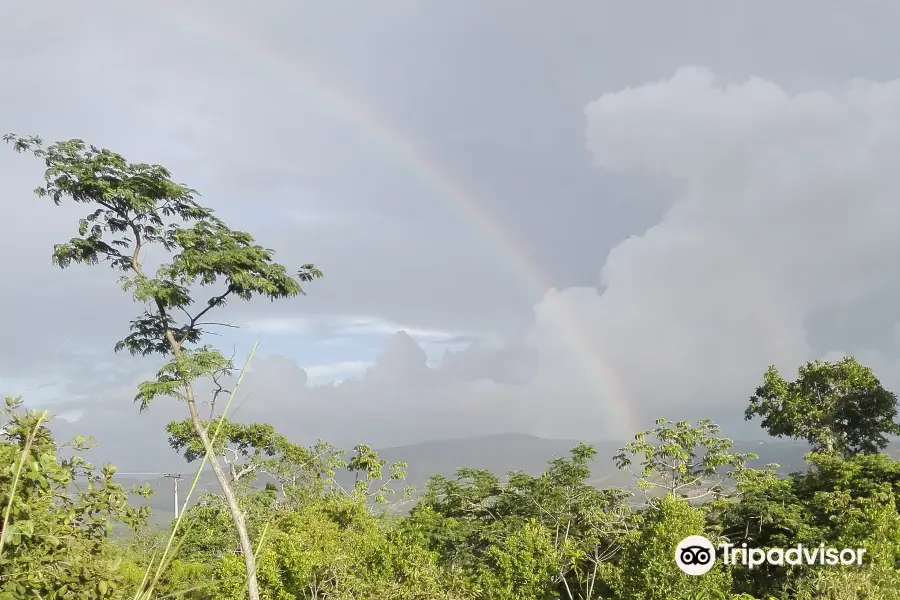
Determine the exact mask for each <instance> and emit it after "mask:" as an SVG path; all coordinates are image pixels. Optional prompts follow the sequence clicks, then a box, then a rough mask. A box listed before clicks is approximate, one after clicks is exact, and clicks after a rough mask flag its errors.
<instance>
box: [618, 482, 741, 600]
mask: <svg viewBox="0 0 900 600" xmlns="http://www.w3.org/2000/svg"><path fill="white" fill-rule="evenodd" d="M645 518H646V520H645V523H644V525H643V527H641V529H640V530H635V531H632V532H630V533H629V534H628V535H627V536H626V538H625V540H624V541H623V546H624V548H623V550H622V560H621V563H620V567H619V570H618V571H617V573H618V577H617V578H616V581H615V582H614V587H615V588H616V592H618V593H617V594H616V596H615V597H616V598H629V599H630V600H694V599H695V598H716V597H728V596H727V595H726V594H725V592H729V591H730V589H731V575H730V573H729V572H728V570H727V568H726V567H725V566H724V565H723V564H722V562H721V561H716V564H715V566H714V567H713V568H712V570H711V571H709V572H708V573H706V574H704V575H703V576H702V577H693V576H691V575H687V574H685V573H682V572H681V570H680V569H679V568H678V566H677V564H676V562H675V560H674V558H675V556H674V555H675V548H677V547H678V543H679V542H681V540H683V539H684V538H685V537H687V536H689V535H705V536H706V537H707V539H711V540H713V539H714V538H715V537H716V536H715V535H713V534H710V533H706V532H704V527H705V518H704V515H703V511H701V510H700V509H698V508H695V507H692V506H691V505H690V504H688V503H687V502H686V501H684V500H683V499H680V498H677V497H676V496H672V495H671V494H667V495H665V496H663V497H662V498H659V499H658V500H657V501H655V502H654V503H653V504H652V505H651V507H650V509H649V510H648V511H647V513H646V515H645ZM713 533H714V532H713Z"/></svg>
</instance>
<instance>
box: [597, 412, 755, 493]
mask: <svg viewBox="0 0 900 600" xmlns="http://www.w3.org/2000/svg"><path fill="white" fill-rule="evenodd" d="M656 425H657V427H656V428H655V429H651V430H649V431H644V432H641V433H638V434H637V435H636V436H634V441H632V442H629V443H628V444H626V445H625V447H624V448H622V449H621V450H620V452H619V454H617V455H616V456H615V460H616V463H617V465H618V467H619V468H620V469H627V470H629V472H631V466H632V464H633V461H634V458H633V457H635V456H639V455H640V456H643V458H642V459H641V462H640V466H641V469H640V471H639V472H638V473H636V474H635V473H633V472H632V473H633V474H634V475H635V477H637V479H638V486H639V487H641V488H642V489H644V490H651V489H653V488H657V489H662V490H665V492H666V493H667V494H670V495H672V496H678V497H682V498H687V499H689V500H699V499H702V498H705V497H706V496H710V495H720V494H721V493H722V484H723V483H724V482H725V480H726V479H727V478H728V477H729V476H732V475H734V474H737V473H740V471H741V470H743V469H744V467H745V466H746V463H747V461H748V460H751V459H754V458H757V456H756V455H754V454H741V453H736V452H732V445H733V443H732V441H731V440H729V439H727V438H722V437H719V436H718V433H719V429H720V428H719V426H718V425H716V424H714V423H712V422H710V421H709V420H707V419H703V420H701V421H700V422H699V423H697V425H696V426H692V425H691V424H690V423H688V422H687V421H679V422H677V423H673V422H671V421H667V420H666V419H658V420H657V421H656ZM648 438H651V439H652V438H656V443H655V444H654V443H653V442H652V441H650V440H649V439H648ZM629 455H630V456H629ZM723 471H724V472H723ZM711 480H714V481H711Z"/></svg>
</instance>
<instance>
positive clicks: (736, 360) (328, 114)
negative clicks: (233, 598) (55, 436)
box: [0, 0, 900, 470]
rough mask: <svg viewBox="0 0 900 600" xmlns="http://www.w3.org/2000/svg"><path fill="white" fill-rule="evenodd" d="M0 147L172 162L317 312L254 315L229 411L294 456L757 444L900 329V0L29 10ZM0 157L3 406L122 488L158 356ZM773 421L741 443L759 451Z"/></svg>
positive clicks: (896, 353)
mask: <svg viewBox="0 0 900 600" xmlns="http://www.w3.org/2000/svg"><path fill="white" fill-rule="evenodd" d="M0 21H2V22H4V23H6V24H7V27H5V28H4V30H5V31H4V35H3V36H2V38H0V68H2V73H3V83H2V93H0V120H2V129H3V130H4V131H12V132H16V133H20V134H32V133H35V134H40V135H42V136H43V137H44V138H45V139H48V140H61V139H68V138H73V137H77V138H82V139H85V140H86V141H88V142H90V143H94V144H97V145H99V146H103V147H108V148H110V149H113V150H115V151H118V152H121V153H123V154H124V155H125V156H126V157H128V158H129V159H131V160H134V161H144V162H152V163H160V164H163V165H166V166H167V167H169V168H170V169H171V170H172V171H173V173H174V177H175V178H176V179H177V180H178V181H181V182H184V183H187V184H189V185H190V186H191V187H194V188H196V189H198V190H200V192H201V193H202V198H201V201H202V202H204V203H205V204H207V205H209V206H211V207H213V208H214V209H216V211H217V212H218V213H219V214H220V215H221V216H222V217H224V218H225V219H227V220H228V221H229V222H230V223H231V224H232V225H233V226H234V227H237V228H241V229H245V230H248V231H250V232H252V233H253V234H254V235H255V236H256V238H257V239H258V240H259V241H260V242H261V243H262V244H263V245H265V246H267V247H270V248H274V249H275V250H276V251H277V256H278V259H279V260H280V261H281V262H283V263H285V264H287V265H288V266H298V265H300V264H302V263H305V262H314V263H315V264H316V265H317V266H319V267H320V268H321V269H322V270H323V271H324V272H325V278H324V279H323V280H321V281H318V282H315V283H314V284H311V285H309V286H308V296H306V297H304V298H300V299H296V300H290V301H284V302H281V303H277V304H270V303H268V302H258V303H251V304H248V305H244V306H231V307H229V308H228V309H227V310H226V313H227V314H225V315H223V316H222V318H225V319H228V320H230V321H231V322H234V323H235V324H239V325H240V326H241V329H239V330H227V331H224V332H222V334H221V335H220V336H217V337H214V338H210V341H213V342H215V343H217V344H219V345H221V346H222V347H223V349H225V351H226V352H228V353H232V352H233V353H234V354H235V356H236V359H237V360H239V361H240V360H241V359H242V358H243V357H244V356H246V354H247V352H248V351H249V350H250V348H251V347H252V346H253V344H254V342H257V341H258V342H259V343H260V349H259V353H258V355H257V357H256V358H255V360H254V363H253V366H252V372H251V373H250V375H249V376H248V378H247V380H246V382H245V385H244V387H243V388H242V389H241V391H240V392H239V393H238V396H237V400H236V402H237V404H238V405H239V408H238V410H237V412H236V413H235V415H236V417H239V418H241V419H245V420H264V421H270V422H273V423H275V424H276V425H277V426H278V427H279V429H281V430H282V431H284V432H285V433H287V434H289V435H290V436H292V437H294V438H295V439H297V440H298V441H305V442H308V441H314V440H315V439H316V438H325V439H328V440H330V441H332V442H334V443H337V444H339V445H349V444H353V443H358V442H365V443H371V444H375V445H395V444H402V443H412V442H416V441H421V440H426V439H433V438H444V437H460V436H468V435H478V434H487V433H497V432H522V433H531V434H536V435H542V436H548V437H566V438H586V439H610V438H611V439H623V438H627V437H630V436H631V435H632V434H633V433H634V432H635V431H636V430H638V429H642V428H648V427H649V426H651V425H652V421H653V419H654V418H656V417H658V416H665V417H668V418H672V419H681V418H686V419H696V418H698V417H701V416H709V417H712V418H713V419H715V420H717V421H718V422H720V423H722V424H723V425H724V426H725V427H726V429H727V430H728V431H729V432H730V433H732V434H733V435H736V436H739V435H753V436H757V435H759V434H758V431H759V430H758V428H757V426H756V425H749V426H748V425H745V424H743V423H742V419H741V417H742V413H743V409H744V407H745V405H746V402H747V398H748V396H749V395H750V394H751V393H752V391H753V389H754V387H755V385H756V383H757V382H758V381H759V380H760V379H761V375H762V373H763V371H764V370H765V367H766V366H767V365H769V364H776V365H778V366H779V367H782V368H784V369H786V370H788V371H790V372H793V370H794V369H796V367H797V366H798V365H799V364H800V363H801V362H803V361H805V360H807V359H810V358H816V357H823V356H826V357H831V356H838V355H840V354H844V353H846V354H854V355H857V356H859V357H860V358H861V359H862V360H864V361H865V362H867V363H868V364H870V365H872V366H873V367H874V368H875V369H876V372H877V374H878V375H879V376H880V377H881V378H882V379H883V380H884V381H885V382H887V383H889V384H891V385H894V386H898V387H900V377H898V375H897V366H898V360H900V337H898V328H897V324H898V321H900V317H898V311H897V308H896V307H897V306H898V300H900V261H898V260H896V257H897V256H898V251H900V200H898V198H900V170H898V169H897V165H898V164H900V67H898V66H897V61H896V56H897V54H898V51H900V42H897V41H896V30H897V28H898V26H900V5H898V4H897V3H895V2H888V1H887V0H885V1H874V0H873V1H868V2H856V3H852V5H851V4H848V3H844V2H835V1H830V0H829V1H822V0H816V1H815V2H813V1H811V0H805V1H799V0H798V1H796V2H790V3H784V2H767V1H766V2H762V1H759V0H754V1H752V2H751V1H747V2H735V1H723V2H716V3H714V4H711V3H709V2H693V1H687V0H686V1H683V2H677V3H669V2H655V3H645V2H627V3H613V2H595V1H588V0H584V1H582V0H575V1H571V2H565V3H555V4H554V3H547V2H536V1H534V2H532V1H522V0H517V1H515V2H513V1H512V0H503V1H501V0H497V1H494V2H479V1H475V0H472V1H458V2H423V1H421V0H396V1H393V2H390V3H379V4H378V5H377V6H375V5H372V6H369V5H367V4H365V3H362V4H360V3H356V4H353V5H352V6H351V5H350V4H348V3H333V2H328V3H325V2H320V3H312V2H287V1H280V0H278V1H276V0H270V1H266V2H257V3H253V4H247V3H245V2H238V1H237V0H227V1H222V0H217V1H216V2H213V1H211V0H210V1H207V2H201V1H193V2H174V1H171V2H150V1H149V0H144V1H143V2H136V3H114V2H100V1H95V0H84V1H82V2H78V3H68V2H62V1H48V2H41V3H6V5H5V6H4V7H3V8H2V9H0ZM41 167H42V165H41V164H39V163H38V162H37V161H36V160H35V159H33V158H30V157H26V156H17V155H15V154H14V153H13V152H12V151H11V150H10V149H8V148H7V149H6V150H5V151H4V153H0V179H2V182H3V195H2V200H0V202H2V209H3V216H4V231H5V235H4V236H3V237H2V239H0V244H2V248H0V250H2V254H3V256H5V257H6V259H5V260H4V261H3V262H2V263H0V270H2V272H0V278H2V281H3V282H4V283H3V292H2V294H0V316H2V318H0V336H2V339H3V340H4V342H5V343H4V344H3V345H2V347H0V387H2V388H3V391H4V392H6V393H12V394H21V395H23V396H24V397H25V398H26V399H27V400H28V402H30V403H31V404H32V405H34V406H48V407H51V408H52V410H53V411H54V412H56V414H58V415H60V416H61V417H64V418H66V419H68V420H69V422H70V423H71V424H72V426H73V427H74V428H75V429H77V430H78V431H81V432H85V433H93V434H95V435H96V436H97V437H98V438H99V439H100V441H101V442H102V443H103V444H104V446H105V448H106V449H107V451H108V452H111V453H114V454H115V456H116V458H117V462H118V463H119V464H122V465H123V466H124V467H126V468H141V469H153V470H155V468H154V467H155V466H159V467H160V468H162V465H163V464H170V463H169V462H167V461H170V460H171V459H172V457H171V456H170V455H171V452H170V451H167V450H166V446H165V434H164V431H163V426H164V424H165V423H166V422H167V421H169V420H171V419H173V418H180V417H182V416H183V413H184V407H183V406H181V405H178V404H176V403H174V402H165V401H163V402H160V403H158V404H157V405H154V406H153V407H152V408H151V410H150V411H149V412H148V413H146V414H142V415H138V412H137V408H136V406H135V405H134V404H132V402H131V399H132V398H133V396H134V392H135V388H136V384H137V382H139V381H141V380H142V379H146V378H147V377H148V376H149V375H150V374H152V373H153V371H154V370H155V368H156V367H158V361H155V360H134V359H131V358H130V357H127V356H118V357H117V356H115V355H114V354H113V351H112V347H113V345H114V343H115V342H116V341H117V340H118V339H120V338H121V337H122V336H123V335H124V334H125V332H126V330H127V323H128V320H129V318H131V317H132V316H134V315H136V314H137V313H138V312H139V307H138V306H136V305H134V304H133V303H132V302H131V300H130V298H128V297H127V296H126V295H124V294H122V293H121V292H120V291H119V289H118V287H117V284H116V281H115V274H114V273H113V272H111V271H109V270H108V269H105V268H89V267H76V268H71V269H69V270H66V271H60V270H58V269H55V268H53V267H52V266H51V265H50V260H49V257H50V252H51V250H52V246H53V244H54V243H57V242H59V241H63V240H65V239H68V237H70V236H71V235H73V234H74V232H75V227H76V223H77V219H78V218H79V217H80V216H81V215H82V213H83V211H82V210H80V209H79V208H78V207H75V206H69V205H63V206H61V207H56V206H54V205H53V204H52V203H50V202H47V201H42V200H40V199H38V198H36V197H34V196H33V195H32V194H31V190H32V189H33V188H34V187H35V186H37V185H39V184H40V182H41V178H42V170H41ZM748 427H749V428H748Z"/></svg>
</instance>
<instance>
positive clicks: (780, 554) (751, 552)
mask: <svg viewBox="0 0 900 600" xmlns="http://www.w3.org/2000/svg"><path fill="white" fill-rule="evenodd" d="M865 553H866V549H865V548H843V549H840V550H839V549H837V548H827V547H826V546H825V544H819V545H818V546H813V547H811V548H810V547H807V546H804V545H803V544H797V545H796V546H794V547H793V548H770V549H768V550H763V549H762V548H748V547H747V544H741V545H740V547H737V546H735V544H727V543H722V544H719V546H718V548H716V547H715V546H714V545H713V543H712V542H710V541H709V540H708V539H706V538H705V537H703V536H702V535H689V536H688V537H686V538H684V539H683V540H681V542H680V543H679V544H678V546H677V547H676V548H675V563H676V564H677V565H678V568H679V569H681V570H682V571H684V572H685V573H687V574H688V575H703V574H704V573H707V572H708V571H709V570H710V569H712V568H713V565H714V564H715V562H716V554H718V555H720V556H721V558H722V562H723V563H724V564H726V565H742V566H744V567H747V568H748V569H753V568H754V567H758V566H760V565H764V564H767V565H831V566H834V565H838V564H841V565H861V564H862V559H863V555H864V554H865Z"/></svg>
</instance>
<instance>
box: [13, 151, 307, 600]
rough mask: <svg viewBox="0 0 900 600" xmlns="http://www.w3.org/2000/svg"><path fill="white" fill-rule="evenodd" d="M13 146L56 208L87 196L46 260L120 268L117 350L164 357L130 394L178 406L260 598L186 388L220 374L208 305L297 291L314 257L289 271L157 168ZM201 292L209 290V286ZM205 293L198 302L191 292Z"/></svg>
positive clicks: (241, 521) (252, 590)
mask: <svg viewBox="0 0 900 600" xmlns="http://www.w3.org/2000/svg"><path fill="white" fill-rule="evenodd" d="M4 140H5V141H6V142H8V143H11V144H12V146H13V147H14V149H15V150H16V151H17V152H20V153H22V152H28V153H31V154H33V155H34V156H36V157H37V158H39V159H41V160H43V161H44V163H45V164H46V167H47V168H46V171H45V173H44V184H43V185H42V186H40V187H38V188H37V189H36V190H35V192H36V194H37V195H38V196H39V197H42V198H46V197H49V198H50V199H51V200H52V201H53V202H54V203H56V204H57V205H60V204H61V203H62V202H63V201H64V200H68V201H73V202H76V203H79V204H84V205H86V207H87V208H88V210H89V212H88V213H87V214H86V215H85V216H84V218H82V219H81V220H80V221H79V222H78V235H76V236H75V237H73V238H72V239H70V240H69V241H67V242H63V243H60V244H57V245H56V246H54V249H53V257H52V260H53V263H54V264H55V265H57V266H59V267H60V268H66V267H68V266H70V265H72V264H73V263H80V264H86V265H97V264H100V263H106V264H108V265H109V266H110V267H112V268H113V269H114V270H115V271H118V272H119V273H120V274H121V283H122V289H123V290H124V291H126V292H130V293H131V295H132V296H133V298H134V300H135V301H136V302H138V303H139V304H142V305H143V306H144V310H143V312H142V313H141V314H140V315H139V316H138V317H136V318H135V319H133V320H132V321H131V324H130V333H129V334H128V335H127V336H125V338H124V339H122V340H121V341H120V342H118V344H116V351H117V352H118V351H121V350H127V351H129V352H130V353H131V354H132V355H142V356H148V355H154V354H159V355H163V356H165V357H167V359H168V360H167V362H166V363H165V364H164V365H163V366H162V368H160V370H159V372H158V373H157V376H156V378H155V379H154V380H151V381H146V382H143V383H141V384H140V385H139V388H138V393H137V395H136V397H135V401H136V402H138V403H139V404H140V408H141V410H142V411H143V410H145V409H146V408H147V407H148V406H149V405H150V403H151V402H152V401H153V400H155V399H156V398H159V397H164V396H168V397H173V398H176V399H178V400H181V401H183V402H184V403H185V405H186V406H187V411H188V415H189V419H190V423H191V425H192V426H193V428H194V430H195V432H196V435H197V438H198V439H199V440H200V443H201V445H202V447H203V449H204V451H205V452H206V453H207V454H208V455H209V461H210V465H211V467H212V469H213V472H214V473H215V476H216V479H218V481H219V484H220V485H221V487H222V494H223V496H224V498H225V502H226V503H227V505H228V509H229V511H230V513H231V518H232V520H233V521H234V525H235V528H236V529H237V534H238V539H239V543H240V549H241V552H242V554H243V560H244V562H245V566H246V569H247V577H248V592H249V596H250V598H251V600H258V598H259V586H258V584H257V579H256V566H255V560H254V549H253V546H252V545H251V542H250V537H249V535H248V533H247V527H246V523H245V518H244V514H243V513H242V511H241V508H240V506H239V505H238V500H237V497H236V495H235V492H234V489H233V486H232V484H231V482H230V480H229V476H228V474H227V473H226V472H225V470H224V469H223V468H222V465H221V462H220V460H219V457H218V453H217V452H215V448H214V447H213V442H212V440H211V439H210V437H211V436H210V432H209V431H208V429H207V426H206V423H205V422H204V421H203V419H202V418H201V416H200V413H199V410H198V406H197V404H198V398H197V394H196V393H195V384H196V383H197V382H198V381H200V380H203V379H208V378H216V377H218V376H221V375H222V374H228V373H230V372H231V370H232V369H233V365H232V363H231V361H230V359H228V358H226V357H225V356H224V355H223V354H222V353H221V352H220V351H219V350H218V349H216V348H214V347H212V346H210V345H205V344H201V342H202V339H203V337H204V333H205V332H207V331H208V327H210V326H213V325H215V324H216V323H214V322H213V321H210V318H209V317H210V313H211V312H212V311H214V310H215V309H217V308H220V307H222V306H224V305H225V303H226V302H227V301H228V300H229V299H231V298H236V299H239V300H244V301H249V300H251V299H252V298H254V297H257V296H263V297H267V298H269V299H270V300H276V299H281V298H290V297H294V296H298V295H301V294H303V293H304V292H303V288H302V287H301V283H304V282H309V281H311V280H313V279H315V278H318V277H321V276H322V273H321V272H320V271H319V270H318V269H316V268H315V267H314V266H313V265H311V264H307V265H303V266H302V267H301V268H300V270H299V271H298V272H297V273H296V274H295V275H292V274H290V273H289V272H288V271H287V269H286V268H285V267H284V266H282V265H280V264H278V263H276V262H275V261H274V260H273V254H274V253H273V251H271V250H268V249H266V248H264V247H262V246H260V245H258V244H257V243H256V242H255V240H254V239H253V237H252V236H251V235H250V234H248V233H245V232H243V231H237V230H235V229H231V228H230V227H228V226H227V225H226V224H225V223H224V222H223V221H222V220H221V219H219V218H217V217H216V216H215V215H214V214H213V211H212V210H210V209H209V208H206V207H204V206H201V205H200V204H198V203H197V202H196V201H195V197H196V196H197V195H198V194H197V192H196V191H195V190H193V189H191V188H188V187H186V186H184V185H181V184H179V183H176V182H175V181H173V180H172V179H171V176H170V173H169V171H168V170H167V169H165V168H164V167H162V166H159V165H150V164H144V163H131V162H129V161H127V160H126V159H125V158H123V157H122V156H121V155H120V154H117V153H115V152H111V151H109V150H106V149H100V148H97V147H95V146H92V145H87V144H85V143H84V142H83V141H81V140H77V139H76V140H67V141H63V142H58V143H55V144H51V145H49V146H45V145H44V143H43V141H42V140H41V139H40V138H38V137H21V136H17V135H14V134H8V135H5V136H4ZM150 251H153V252H159V251H162V252H161V255H163V256H164V257H165V260H164V261H163V262H162V264H161V266H159V267H158V268H157V269H156V270H155V272H150V271H149V270H148V269H146V268H145V258H146V256H147V254H148V252H150ZM204 290H214V291H209V292H208V293H206V292H204ZM198 296H200V297H202V298H203V301H202V302H197V297H198Z"/></svg>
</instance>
